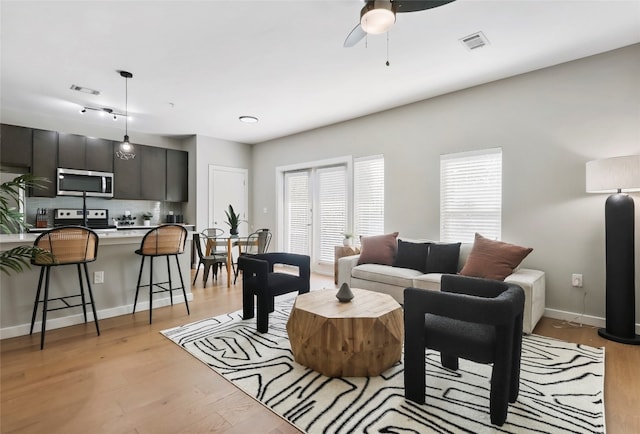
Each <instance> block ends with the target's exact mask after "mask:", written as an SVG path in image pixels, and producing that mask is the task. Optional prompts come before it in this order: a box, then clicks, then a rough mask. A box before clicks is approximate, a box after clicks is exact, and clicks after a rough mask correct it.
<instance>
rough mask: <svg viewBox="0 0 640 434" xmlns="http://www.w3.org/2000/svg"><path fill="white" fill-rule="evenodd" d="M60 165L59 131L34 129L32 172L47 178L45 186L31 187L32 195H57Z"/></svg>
mask: <svg viewBox="0 0 640 434" xmlns="http://www.w3.org/2000/svg"><path fill="white" fill-rule="evenodd" d="M57 167H58V133H57V132H55V131H45V130H33V161H32V162H31V173H33V174H34V175H35V176H40V177H43V178H47V179H48V180H49V182H47V183H46V184H45V185H44V188H33V189H31V196H35V197H55V196H56V192H57V188H56V184H57V183H56V176H57V174H56V169H57Z"/></svg>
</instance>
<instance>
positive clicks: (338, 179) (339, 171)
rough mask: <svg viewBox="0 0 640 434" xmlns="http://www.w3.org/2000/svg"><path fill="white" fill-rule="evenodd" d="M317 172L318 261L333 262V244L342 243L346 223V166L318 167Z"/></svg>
mask: <svg viewBox="0 0 640 434" xmlns="http://www.w3.org/2000/svg"><path fill="white" fill-rule="evenodd" d="M317 173H318V205H319V220H320V226H319V228H318V229H319V231H318V237H319V240H318V241H319V243H318V246H319V252H318V256H317V257H318V260H319V261H320V262H328V263H331V264H332V263H333V260H334V246H338V245H340V244H342V238H343V234H344V232H345V230H346V223H347V167H346V166H344V165H343V166H333V167H326V168H320V169H318V171H317Z"/></svg>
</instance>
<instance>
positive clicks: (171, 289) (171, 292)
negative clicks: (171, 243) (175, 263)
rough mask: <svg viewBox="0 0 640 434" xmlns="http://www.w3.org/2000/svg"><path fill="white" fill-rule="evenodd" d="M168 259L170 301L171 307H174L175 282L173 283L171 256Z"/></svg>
mask: <svg viewBox="0 0 640 434" xmlns="http://www.w3.org/2000/svg"><path fill="white" fill-rule="evenodd" d="M165 258H167V273H168V274H169V299H170V300H171V306H173V282H172V281H171V264H169V255H167V256H165Z"/></svg>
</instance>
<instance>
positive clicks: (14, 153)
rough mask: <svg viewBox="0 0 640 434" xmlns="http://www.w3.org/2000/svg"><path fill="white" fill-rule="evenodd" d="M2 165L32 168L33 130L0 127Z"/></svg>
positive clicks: (6, 126)
mask: <svg viewBox="0 0 640 434" xmlns="http://www.w3.org/2000/svg"><path fill="white" fill-rule="evenodd" d="M0 128H1V130H0V163H2V165H4V166H12V167H29V166H31V142H32V135H33V130H32V129H31V128H25V127H18V126H15V125H7V124H2V125H1V126H0Z"/></svg>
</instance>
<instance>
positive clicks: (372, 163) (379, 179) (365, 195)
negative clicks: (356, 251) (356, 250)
mask: <svg viewBox="0 0 640 434" xmlns="http://www.w3.org/2000/svg"><path fill="white" fill-rule="evenodd" d="M353 188H354V192H353V199H354V232H355V233H354V237H355V241H356V244H358V243H359V242H360V236H368V235H380V234H382V233H384V157H383V156H382V155H377V156H372V157H367V158H358V159H355V160H354V162H353Z"/></svg>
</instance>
